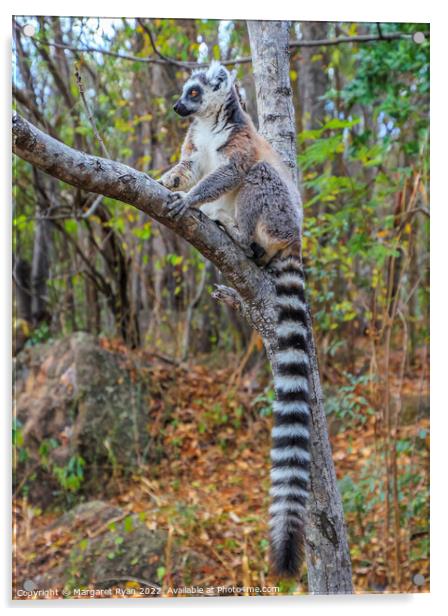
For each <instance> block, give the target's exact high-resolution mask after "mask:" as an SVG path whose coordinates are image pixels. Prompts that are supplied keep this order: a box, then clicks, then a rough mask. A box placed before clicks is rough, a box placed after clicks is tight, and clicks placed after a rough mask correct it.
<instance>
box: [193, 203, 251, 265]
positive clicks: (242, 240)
mask: <svg viewBox="0 0 448 616" xmlns="http://www.w3.org/2000/svg"><path fill="white" fill-rule="evenodd" d="M201 209H202V208H201ZM212 219H213V220H214V221H215V222H216V223H218V224H219V226H220V227H222V228H223V229H224V231H225V232H226V233H227V235H228V236H229V237H231V238H232V240H233V241H234V242H235V244H238V246H239V247H240V248H242V249H243V250H244V253H245V255H246V256H248V257H249V258H252V257H253V256H254V251H253V250H252V248H251V245H250V242H249V241H248V240H247V235H246V233H245V231H246V232H247V230H246V229H240V228H239V227H238V226H237V225H236V224H235V220H234V218H232V216H230V215H229V214H227V213H226V212H225V211H223V210H218V211H217V212H216V213H215V214H214V216H213V217H212Z"/></svg>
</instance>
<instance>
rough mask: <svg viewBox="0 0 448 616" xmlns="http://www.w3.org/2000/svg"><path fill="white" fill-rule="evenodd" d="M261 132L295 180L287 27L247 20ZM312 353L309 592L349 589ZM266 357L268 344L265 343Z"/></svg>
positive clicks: (342, 531) (341, 519) (344, 544)
mask: <svg viewBox="0 0 448 616" xmlns="http://www.w3.org/2000/svg"><path fill="white" fill-rule="evenodd" d="M248 29H249V37H250V43H251V51H252V59H253V68H254V74H255V82H256V84H257V106H258V117H259V121H260V127H259V129H260V132H261V134H263V135H264V136H265V137H266V138H267V139H268V140H269V141H270V143H271V144H272V145H273V146H274V147H275V148H276V149H277V150H278V152H279V153H280V155H281V156H282V158H283V160H284V161H285V162H286V163H287V164H288V165H289V167H290V169H291V173H292V175H293V177H294V178H295V180H297V168H296V164H295V159H296V156H295V152H296V150H295V132H296V128H295V119H294V107H293V103H292V91H291V84H290V79H289V46H288V40H289V24H288V23H287V22H275V21H266V22H263V21H250V22H248ZM309 338H310V352H311V371H312V372H311V388H310V390H311V426H312V427H311V460H312V463H311V494H310V499H309V504H308V520H307V528H306V534H307V537H306V542H307V545H306V556H307V566H308V585H309V590H310V592H312V593H314V594H334V593H350V592H352V591H353V586H352V577H351V562H350V552H349V548H348V542H347V533H346V529H345V524H344V512H343V508H342V502H341V497H340V494H339V490H338V487H337V480H336V472H335V468H334V464H333V460H332V456H331V447H330V441H329V437H328V429H327V422H326V417H325V412H324V406H323V395H322V388H321V384H320V377H319V367H318V362H317V355H316V348H315V343H314V337H313V332H312V323H311V318H310V316H309ZM266 346H267V348H268V354H269V342H268V344H267V345H266Z"/></svg>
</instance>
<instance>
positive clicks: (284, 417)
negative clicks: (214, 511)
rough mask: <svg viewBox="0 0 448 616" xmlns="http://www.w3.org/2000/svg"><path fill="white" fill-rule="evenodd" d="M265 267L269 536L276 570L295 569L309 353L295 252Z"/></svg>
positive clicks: (305, 467) (303, 490)
mask: <svg viewBox="0 0 448 616" xmlns="http://www.w3.org/2000/svg"><path fill="white" fill-rule="evenodd" d="M270 269H271V270H272V272H273V274H274V277H275V289H276V294H277V311H278V312H277V319H278V320H277V333H278V350H277V352H276V355H275V360H274V362H273V363H274V387H275V391H276V398H277V399H276V401H275V403H274V427H273V429H272V450H271V459H272V469H271V492H270V494H271V507H270V509H269V513H270V521H269V525H270V537H271V559H272V563H273V566H274V569H275V571H276V573H277V574H278V575H287V576H292V575H296V574H297V573H298V572H299V569H300V566H301V564H302V561H303V551H304V520H305V507H306V501H307V497H308V492H309V465H310V454H309V429H308V425H309V415H310V408H309V397H308V373H309V356H308V344H307V326H306V304H305V295H304V277H303V270H302V267H301V263H300V260H299V258H298V257H296V256H288V257H280V258H276V259H275V261H273V262H271V264H270Z"/></svg>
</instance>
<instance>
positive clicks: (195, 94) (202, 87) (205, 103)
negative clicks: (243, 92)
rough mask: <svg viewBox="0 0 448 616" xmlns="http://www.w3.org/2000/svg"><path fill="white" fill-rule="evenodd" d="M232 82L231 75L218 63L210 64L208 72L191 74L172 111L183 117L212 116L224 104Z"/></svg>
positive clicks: (198, 71)
mask: <svg viewBox="0 0 448 616" xmlns="http://www.w3.org/2000/svg"><path fill="white" fill-rule="evenodd" d="M234 81H235V75H234V74H233V73H229V71H228V70H227V69H226V68H225V67H224V66H223V65H222V64H220V63H219V62H212V63H211V64H210V67H209V68H208V70H196V71H194V72H193V73H192V75H191V77H190V78H189V79H188V81H187V82H186V83H185V85H184V87H183V90H182V96H181V97H180V98H179V100H178V101H176V103H175V105H174V107H173V109H174V111H175V112H176V113H177V114H179V115H180V116H183V117H185V116H189V115H193V114H196V115H198V116H208V115H212V114H213V113H215V112H216V111H217V109H219V108H220V107H221V106H222V105H223V103H224V102H225V100H226V98H227V96H228V94H229V92H230V91H231V89H232V85H233V82H234Z"/></svg>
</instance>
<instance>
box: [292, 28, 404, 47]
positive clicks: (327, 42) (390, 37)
mask: <svg viewBox="0 0 448 616" xmlns="http://www.w3.org/2000/svg"><path fill="white" fill-rule="evenodd" d="M398 40H407V41H411V40H412V35H410V34H405V33H404V32H389V33H385V34H382V35H381V36H380V35H378V34H358V35H356V36H338V37H337V38H327V39H317V40H314V41H292V42H291V43H290V44H289V48H290V49H294V48H296V47H329V46H332V45H343V44H346V43H375V42H381V41H383V42H384V41H398Z"/></svg>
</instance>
